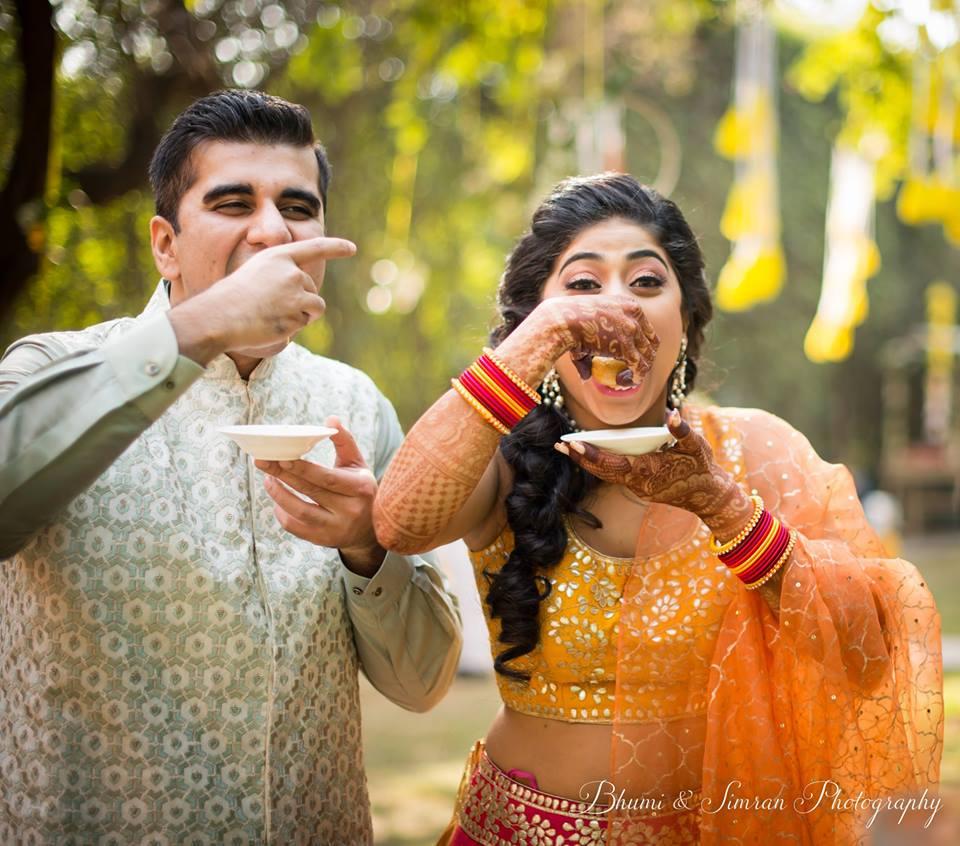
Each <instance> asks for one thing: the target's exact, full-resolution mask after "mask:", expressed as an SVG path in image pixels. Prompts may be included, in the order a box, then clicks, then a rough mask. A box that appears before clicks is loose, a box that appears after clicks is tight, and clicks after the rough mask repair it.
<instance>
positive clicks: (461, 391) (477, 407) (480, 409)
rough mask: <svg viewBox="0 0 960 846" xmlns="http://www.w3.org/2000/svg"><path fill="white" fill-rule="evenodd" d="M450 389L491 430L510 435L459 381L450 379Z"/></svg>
mask: <svg viewBox="0 0 960 846" xmlns="http://www.w3.org/2000/svg"><path fill="white" fill-rule="evenodd" d="M450 387H451V388H453V389H454V390H455V391H456V392H457V393H458V394H460V396H462V397H463V398H464V400H466V401H467V402H468V403H469V404H470V407H471V408H473V410H474V411H476V412H477V414H479V415H480V416H481V417H482V418H483V419H484V420H486V422H487V423H489V424H490V425H491V426H493V428H494V429H496V430H497V431H498V432H499V433H500V434H501V435H509V434H510V430H509V429H508V428H507V427H506V426H505V425H504V424H503V423H501V422H500V421H499V420H498V419H497V418H496V417H495V416H494V415H493V414H492V413H491V412H490V411H488V410H487V408H486V406H484V405H483V404H482V403H481V402H480V401H479V400H477V399H475V398H474V396H473V394H471V393H470V391H468V390H467V389H466V388H465V387H463V385H461V384H460V380H459V379H451V380H450Z"/></svg>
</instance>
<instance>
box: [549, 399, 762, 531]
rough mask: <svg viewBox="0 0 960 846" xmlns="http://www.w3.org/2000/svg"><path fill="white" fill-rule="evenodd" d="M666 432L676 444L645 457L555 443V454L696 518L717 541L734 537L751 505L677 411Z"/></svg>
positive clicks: (641, 495) (612, 482)
mask: <svg viewBox="0 0 960 846" xmlns="http://www.w3.org/2000/svg"><path fill="white" fill-rule="evenodd" d="M667 427H668V428H669V429H670V433H671V434H672V435H673V436H674V437H675V438H676V439H677V442H676V444H674V446H672V447H670V448H669V449H665V450H661V451H659V452H651V453H647V454H646V455H638V456H628V455H619V454H617V453H613V452H608V451H607V450H602V449H598V448H597V447H595V446H593V445H592V444H588V443H582V442H572V443H570V444H557V445H556V449H557V450H558V451H560V452H563V453H564V454H566V455H568V456H569V457H570V459H571V460H572V461H574V462H575V463H576V464H579V465H580V466H581V467H583V469H584V470H586V471H588V472H589V473H592V474H593V475H594V476H597V477H598V478H600V479H603V480H604V481H605V482H610V483H611V484H615V485H623V486H624V487H626V488H627V489H629V490H630V491H632V492H633V493H634V494H636V495H637V496H639V497H640V498H641V499H645V500H648V501H649V502H658V503H662V504H664V505H672V506H675V507H676V508H683V509H684V510H686V511H690V512H692V513H694V514H696V515H697V516H698V517H699V518H700V519H701V520H703V522H704V523H705V524H706V525H707V526H708V527H709V528H710V531H712V532H713V534H714V535H715V536H716V537H717V538H719V539H720V540H721V541H726V540H729V539H731V538H733V537H735V536H736V535H737V534H738V533H739V532H740V530H741V529H743V527H744V526H746V525H747V523H748V522H749V520H750V517H751V515H752V514H753V507H754V506H753V503H752V501H751V500H750V498H749V497H748V496H747V495H746V494H745V493H744V492H743V491H742V490H741V489H740V487H739V486H738V485H737V483H736V482H735V481H734V479H733V477H731V476H730V474H729V473H727V471H726V470H724V469H723V468H722V467H720V466H719V465H718V464H717V463H716V461H715V460H714V458H713V451H712V450H711V449H710V445H709V444H708V443H707V442H706V441H705V440H704V439H703V438H702V437H701V436H700V435H698V434H697V433H696V432H694V431H693V429H691V428H690V424H689V423H687V422H686V421H685V420H683V419H681V417H680V414H679V413H678V412H677V411H671V412H670V415H669V417H668V418H667Z"/></svg>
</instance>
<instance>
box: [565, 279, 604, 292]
mask: <svg viewBox="0 0 960 846" xmlns="http://www.w3.org/2000/svg"><path fill="white" fill-rule="evenodd" d="M599 287H600V286H599V285H598V284H597V281H596V280H595V279H590V278H588V277H586V276H584V277H581V278H580V279H571V280H570V281H569V282H567V289H568V290H571V291H589V290H590V289H592V288H599Z"/></svg>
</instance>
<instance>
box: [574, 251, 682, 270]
mask: <svg viewBox="0 0 960 846" xmlns="http://www.w3.org/2000/svg"><path fill="white" fill-rule="evenodd" d="M638 258H655V259H656V260H657V261H658V262H660V264H662V265H663V267H664V269H665V270H669V269H670V268H669V267H667V263H666V262H665V261H664V260H663V258H661V256H660V254H659V253H658V252H657V251H656V250H633V251H632V252H629V253H627V259H628V260H629V261H633V260H634V259H638ZM581 259H587V260H589V261H602V260H603V259H604V256H603V254H601V253H574V254H573V255H572V256H570V258H568V259H567V260H566V261H565V262H564V263H563V264H562V265H560V269H559V270H558V271H557V273H560V272H561V271H562V270H563V269H564V268H565V267H566V266H567V265H568V264H572V263H573V262H575V261H580V260H581Z"/></svg>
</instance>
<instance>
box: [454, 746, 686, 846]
mask: <svg viewBox="0 0 960 846" xmlns="http://www.w3.org/2000/svg"><path fill="white" fill-rule="evenodd" d="M617 822H618V820H617V819H615V818H614V816H612V815H610V814H609V810H608V809H604V808H599V809H598V808H597V807H596V806H595V805H593V804H591V803H587V802H577V801H575V800H572V799H565V798H563V797H560V796H552V795H551V794H549V793H543V792H542V791H540V790H539V789H538V788H537V781H536V778H535V777H534V776H533V775H531V774H530V773H522V772H520V771H517V770H510V771H509V772H504V771H503V770H501V769H499V768H498V767H497V766H496V764H494V763H493V761H491V760H490V758H489V757H488V756H487V754H486V751H485V750H484V745H483V741H479V740H478V741H477V742H476V743H475V744H474V746H473V749H472V750H471V751H470V756H469V757H468V759H467V766H466V769H465V771H464V774H463V779H462V780H461V782H460V790H459V792H458V794H457V804H456V809H455V811H454V816H453V820H452V821H451V822H450V825H449V826H448V827H447V830H446V831H445V832H444V833H443V834H442V835H441V837H440V840H439V841H438V842H437V846H501V844H504V843H522V844H530V846H560V844H563V846H584V844H590V846H601V844H605V843H607V842H608V835H609V834H610V826H611V825H616V824H617ZM699 831H700V825H699V812H698V811H696V810H690V811H675V810H673V809H670V810H664V811H659V812H657V811H650V812H646V813H644V814H643V815H642V816H638V815H637V814H635V813H631V814H630V837H629V840H628V842H629V843H630V844H631V846H647V844H650V846H653V844H660V846H664V844H670V846H674V844H677V846H680V844H696V843H699V840H700V837H699Z"/></svg>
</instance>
